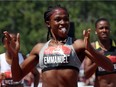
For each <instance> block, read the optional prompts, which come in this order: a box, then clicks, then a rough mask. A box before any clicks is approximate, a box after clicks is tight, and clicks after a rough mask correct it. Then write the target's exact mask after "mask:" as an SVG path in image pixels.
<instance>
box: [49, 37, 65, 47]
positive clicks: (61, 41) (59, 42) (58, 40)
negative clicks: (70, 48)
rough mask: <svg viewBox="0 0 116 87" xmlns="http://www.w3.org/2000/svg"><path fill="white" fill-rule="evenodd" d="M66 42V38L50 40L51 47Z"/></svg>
mask: <svg viewBox="0 0 116 87" xmlns="http://www.w3.org/2000/svg"><path fill="white" fill-rule="evenodd" d="M66 41H67V38H59V39H54V38H52V40H51V44H52V45H63V44H65V43H66Z"/></svg>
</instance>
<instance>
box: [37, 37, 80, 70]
mask: <svg viewBox="0 0 116 87" xmlns="http://www.w3.org/2000/svg"><path fill="white" fill-rule="evenodd" d="M50 41H51V40H49V41H48V42H47V43H46V44H45V45H44V46H43V48H42V49H41V51H40V53H39V64H40V67H41V69H42V72H43V71H46V70H51V69H61V68H67V69H69V68H70V69H76V70H79V68H80V65H81V61H80V60H79V58H78V56H77V55H76V52H75V50H74V48H73V46H72V42H73V40H72V38H71V37H68V38H67V41H66V43H65V44H64V45H57V46H48V45H49V42H50Z"/></svg>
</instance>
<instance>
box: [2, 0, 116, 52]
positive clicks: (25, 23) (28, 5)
mask: <svg viewBox="0 0 116 87" xmlns="http://www.w3.org/2000/svg"><path fill="white" fill-rule="evenodd" d="M55 4H60V5H61V6H64V7H66V8H67V9H68V11H69V14H70V21H71V28H70V29H72V31H71V32H70V35H71V36H73V37H74V36H75V37H76V38H82V31H83V29H88V28H91V29H92V33H91V41H95V40H96V36H95V32H94V22H95V21H96V19H98V18H100V17H105V18H108V20H109V21H110V23H111V30H112V36H111V37H113V38H114V39H115V40H116V38H115V35H116V29H115V27H116V26H115V25H116V1H115V0H114V1H108V0H105V1H104V0H102V1H101V0H82V1H81V0H77V1H76V0H68V1H66V0H8V1H7V0H0V39H1V37H2V35H3V34H2V33H3V31H5V30H7V31H11V32H19V33H20V36H21V52H23V53H24V54H28V53H29V52H30V50H31V49H32V47H33V46H34V45H35V44H36V43H38V42H45V41H46V37H47V28H46V25H45V23H44V17H43V14H44V12H45V10H46V9H47V7H48V6H50V5H55ZM2 52H4V49H3V45H2V44H1V43H0V53H2Z"/></svg>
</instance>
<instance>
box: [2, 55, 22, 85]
mask: <svg viewBox="0 0 116 87" xmlns="http://www.w3.org/2000/svg"><path fill="white" fill-rule="evenodd" d="M18 56H19V64H21V63H22V62H23V61H24V59H23V56H22V54H21V53H19V54H18ZM0 73H5V74H7V77H8V78H6V79H4V80H2V85H13V84H15V85H16V84H19V83H20V84H21V81H20V82H13V80H12V78H11V77H12V75H11V65H10V64H8V63H7V61H6V58H5V53H2V54H0Z"/></svg>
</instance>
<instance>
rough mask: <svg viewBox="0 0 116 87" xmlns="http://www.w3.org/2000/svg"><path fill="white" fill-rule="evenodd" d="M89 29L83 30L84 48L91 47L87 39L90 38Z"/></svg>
mask: <svg viewBox="0 0 116 87" xmlns="http://www.w3.org/2000/svg"><path fill="white" fill-rule="evenodd" d="M90 31H91V29H88V30H84V31H83V36H84V43H85V49H86V50H89V48H90V47H91V44H90V41H89V39H90Z"/></svg>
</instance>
